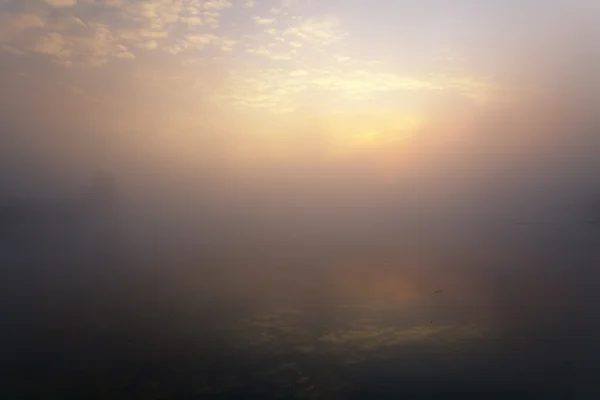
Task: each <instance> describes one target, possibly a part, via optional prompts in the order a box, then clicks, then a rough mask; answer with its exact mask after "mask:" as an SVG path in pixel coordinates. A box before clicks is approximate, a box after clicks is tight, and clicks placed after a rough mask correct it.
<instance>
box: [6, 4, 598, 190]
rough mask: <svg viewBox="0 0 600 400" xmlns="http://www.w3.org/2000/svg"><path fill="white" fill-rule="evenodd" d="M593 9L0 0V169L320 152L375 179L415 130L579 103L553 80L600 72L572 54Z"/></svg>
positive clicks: (241, 159)
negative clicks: (0, 161)
mask: <svg viewBox="0 0 600 400" xmlns="http://www.w3.org/2000/svg"><path fill="white" fill-rule="evenodd" d="M599 15H600V13H599V7H598V6H597V5H596V4H595V2H594V1H586V0H578V1H553V2H548V1H540V0H528V1H512V0H511V1H502V2H500V1H496V2H481V1H472V0H458V1H453V2H448V1H441V0H428V1H413V0H410V1H391V0H370V1H365V0H351V1H341V0H331V1H317V0H289V1H288V0H265V1H258V0H257V1H251V0H45V1H42V0H19V1H17V0H0V54H1V56H0V65H1V68H2V74H1V77H0V90H1V91H2V93H3V95H2V97H1V99H0V117H1V123H2V136H3V142H4V143H6V144H7V145H6V146H3V147H4V152H5V153H7V155H9V156H12V157H9V158H12V160H13V162H12V164H10V162H11V161H5V163H8V164H7V165H10V166H11V168H17V167H16V166H18V165H20V164H23V165H27V168H28V170H30V171H31V170H32V166H33V165H34V164H39V168H40V169H41V170H45V171H48V167H49V166H52V168H50V169H56V172H57V173H59V175H61V176H68V175H69V174H74V173H75V172H79V171H82V170H86V168H88V169H89V168H94V167H97V166H104V167H114V166H115V165H124V164H122V163H125V164H126V165H127V166H128V168H129V169H130V170H133V169H135V168H134V166H135V165H138V166H140V169H142V170H146V171H150V166H153V167H156V166H160V167H161V168H158V170H153V171H154V172H156V171H162V172H163V173H167V172H165V171H167V170H169V168H171V170H172V168H177V171H188V172H190V171H197V170H199V169H204V170H206V168H201V167H206V166H212V167H214V168H218V169H219V171H220V173H223V172H222V171H224V170H228V171H230V172H232V171H233V172H232V173H234V175H236V176H238V177H239V176H242V177H244V176H246V175H245V174H248V173H254V174H256V173H259V172H261V171H263V172H264V171H266V172H269V173H273V171H274V170H277V169H278V168H279V167H282V166H283V165H287V166H288V167H286V168H290V167H289V166H290V165H311V166H315V165H320V163H321V164H323V163H325V164H327V165H337V166H340V167H342V170H345V171H349V170H348V168H350V165H359V166H360V168H362V169H361V171H363V172H364V171H367V172H366V174H367V175H368V176H370V177H371V178H373V179H375V180H377V181H381V182H388V183H389V182H393V181H394V179H396V178H397V171H399V170H401V169H402V168H401V163H402V162H405V163H406V162H408V160H410V158H411V157H412V158H416V157H417V155H418V154H420V153H419V151H420V150H419V148H418V147H416V146H417V145H416V144H415V142H419V141H421V142H428V143H434V144H440V145H442V147H443V146H447V142H449V141H450V142H461V139H464V138H466V137H470V138H476V140H475V142H472V143H476V144H478V146H479V145H481V144H482V143H484V144H487V145H489V146H496V145H497V144H499V143H512V142H511V141H514V140H517V139H518V140H519V142H518V144H524V143H527V144H531V143H534V144H536V145H537V144H539V143H540V139H539V136H536V134H534V132H538V131H540V130H543V129H546V128H547V126H548V125H553V124H554V123H553V122H549V120H548V118H549V117H553V118H554V117H555V115H556V112H557V110H562V111H564V109H565V107H567V106H570V105H572V104H575V105H576V106H575V107H576V108H578V107H579V105H580V104H581V102H578V101H577V100H576V99H575V97H573V96H571V97H567V100H564V99H563V100H557V97H556V93H560V94H561V95H562V94H564V93H565V91H564V90H563V89H564V88H563V87H562V86H561V85H562V84H564V82H567V85H570V86H574V87H576V83H577V82H575V81H576V80H577V79H579V78H580V77H582V76H583V78H582V81H583V82H585V83H584V85H583V87H590V85H591V84H592V83H591V82H590V77H592V78H593V77H595V76H597V73H596V72H593V71H595V70H594V68H591V67H590V66H589V65H588V63H587V62H581V61H573V60H579V59H578V58H576V57H580V56H581V55H582V54H583V53H585V54H587V53H588V52H589V49H590V48H591V46H587V47H586V45H585V44H584V42H585V40H589V39H591V40H596V39H598V37H600V36H598V29H597V28H595V25H594V22H593V21H597V20H598V18H599ZM598 25H600V24H598ZM594 29H595V31H594ZM577 35H579V36H577ZM582 39H583V40H582ZM580 45H581V46H580ZM580 50H581V51H580ZM577 51H580V52H579V53H577ZM574 55H576V57H573V56H574ZM574 66H578V68H579V69H576V68H575V69H574ZM561 74H563V75H561ZM565 74H566V75H565ZM586 74H587V75H586ZM573 92H574V93H578V94H580V93H579V92H580V90H579V89H577V88H575V89H574V90H573ZM555 103H557V104H558V106H557V105H556V104H555ZM552 107H554V108H552ZM562 111H561V112H562ZM525 114H526V115H527V116H526V117H524V115H525ZM511 118H512V119H511ZM515 121H517V122H518V126H517V125H515ZM544 124H545V125H544ZM507 125H510V126H511V129H510V130H511V131H516V130H518V131H519V133H518V134H516V133H514V132H513V133H509V132H506V131H507V129H506V128H507ZM525 131H526V132H527V134H526V135H524V134H523V132H525ZM472 132H476V134H475V135H474V136H473V135H471V133H472ZM498 132H502V135H504V136H506V137H508V138H509V139H506V140H505V139H498V137H499V136H497V135H498ZM469 135H471V136H469ZM544 135H545V137H556V135H554V136H552V135H551V132H548V131H544ZM500 137H501V136H500ZM460 146H462V145H460ZM460 146H459V147H458V149H459V151H463V150H464V151H468V146H466V145H465V146H466V147H465V148H460ZM5 160H8V158H5ZM73 166H77V167H78V168H73ZM84 166H85V168H83V167H84ZM215 166H218V167H215ZM60 168H62V170H61V169H60ZM228 168H229V169H228ZM282 168H283V167H282ZM5 170H6V169H5ZM59 170H60V171H59ZM154 172H153V173H154ZM355 172H356V171H355ZM3 179H4V180H5V181H6V179H8V178H6V177H3ZM5 183H6V182H5Z"/></svg>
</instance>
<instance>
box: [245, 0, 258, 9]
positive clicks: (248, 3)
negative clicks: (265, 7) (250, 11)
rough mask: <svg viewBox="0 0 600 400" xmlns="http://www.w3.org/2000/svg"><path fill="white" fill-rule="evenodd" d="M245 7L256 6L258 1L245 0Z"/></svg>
mask: <svg viewBox="0 0 600 400" xmlns="http://www.w3.org/2000/svg"><path fill="white" fill-rule="evenodd" d="M243 7H244V8H254V7H256V1H254V0H246V1H244V5H243Z"/></svg>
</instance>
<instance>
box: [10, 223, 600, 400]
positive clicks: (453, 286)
mask: <svg viewBox="0 0 600 400" xmlns="http://www.w3.org/2000/svg"><path fill="white" fill-rule="evenodd" d="M512 229H515V228H512ZM564 229H566V228H564ZM572 229H574V230H573V232H570V234H569V235H568V236H567V235H563V234H562V233H561V232H562V231H558V230H557V231H556V232H554V233H553V232H552V231H551V229H548V228H546V229H545V230H544V232H545V234H544V235H530V234H524V233H523V231H522V230H521V231H518V230H513V232H514V234H513V235H512V237H511V236H510V235H508V234H507V232H510V229H508V230H507V232H504V233H502V232H501V233H500V236H502V237H504V238H505V239H506V240H505V241H504V242H498V241H496V240H494V241H491V240H490V241H483V240H479V241H477V240H476V238H475V237H473V240H472V242H471V244H470V245H466V246H465V244H464V242H467V243H468V241H464V240H463V244H460V245H459V244H458V242H457V244H455V245H453V246H440V245H439V243H434V242H426V241H421V242H420V246H413V247H410V246H401V244H396V245H389V244H385V243H384V244H381V245H380V246H379V247H373V246H372V247H371V248H365V247H361V246H359V245H356V246H348V247H343V246H342V247H341V248H342V249H344V251H341V250H340V247H339V246H338V247H335V246H333V247H331V248H326V247H323V246H321V247H310V246H304V247H302V248H300V247H297V248H294V246H291V245H289V243H288V245H287V247H286V245H284V244H283V243H279V246H276V244H277V243H275V242H272V243H267V244H265V243H262V244H258V243H256V242H250V241H248V242H246V243H242V242H237V243H236V244H233V243H230V244H229V247H228V246H223V247H219V246H212V247H201V246H199V247H196V248H195V249H190V248H184V247H173V246H171V245H170V246H168V247H166V248H159V247H153V248H150V247H144V246H138V247H135V246H130V247H129V248H128V249H127V251H125V250H123V249H124V248H121V250H120V251H116V250H115V252H114V253H110V254H108V253H106V252H107V249H106V248H103V247H102V246H100V247H99V249H100V250H98V251H99V252H100V254H101V255H103V256H102V257H100V256H98V257H96V255H95V254H96V253H94V252H93V251H92V252H91V253H85V252H83V251H75V250H74V249H71V248H70V247H69V246H71V244H72V243H78V242H81V243H85V242H86V241H83V240H80V241H76V240H72V239H71V240H67V241H66V242H67V243H66V244H65V243H63V244H62V245H61V244H59V243H58V242H54V243H53V246H54V247H53V250H52V251H49V250H48V249H44V247H43V245H44V244H46V245H47V244H48V243H50V242H48V241H49V240H50V239H51V238H52V235H47V236H45V237H44V240H39V238H38V239H34V238H33V237H32V236H27V234H26V233H23V235H25V236H21V237H19V236H17V235H14V234H13V235H7V236H5V243H10V244H12V246H11V247H10V251H7V250H5V253H4V256H5V260H7V262H5V263H4V265H3V267H2V268H3V270H2V273H3V279H2V285H3V288H2V315H3V328H2V354H3V356H2V381H1V388H2V392H3V398H44V399H46V398H60V399H64V398H77V399H78V398H81V399H83V398H86V399H88V398H89V399H95V398H98V399H105V398H111V399H113V398H115V399H119V398H122V399H132V398H140V399H146V398H147V399H163V398H169V399H180V398H181V399H187V398H190V399H191V398H204V397H208V396H210V397H211V398H223V399H228V398H289V399H292V398H315V399H317V398H343V399H353V398H356V399H359V398H380V397H381V398H384V397H389V396H407V397H408V398H445V397H447V396H448V395H460V396H462V397H466V398H480V397H481V396H486V397H488V398H506V397H508V396H516V395H531V396H538V398H541V397H543V398H561V399H562V398H592V396H595V394H596V393H597V392H596V390H597V389H596V388H595V385H594V383H593V382H594V378H593V371H594V365H596V360H597V356H596V354H598V353H597V352H595V349H597V347H598V340H597V339H598V336H597V329H598V323H597V317H596V314H597V311H596V307H595V305H596V304H597V301H598V300H600V296H597V295H596V294H595V279H596V278H597V275H596V273H595V271H594V269H595V267H596V265H598V264H597V263H596V262H597V260H598V258H597V255H598V252H597V248H596V247H595V243H596V242H595V241H594V240H595V238H597V237H596V236H594V235H597V234H596V233H593V231H577V230H576V229H575V228H572ZM36 232H38V233H39V231H38V230H36ZM517 232H521V233H519V234H517ZM575 232H580V236H579V237H577V236H576V235H575V236H574V233H575ZM584 232H585V233H584ZM65 235H66V232H63V235H62V236H61V237H62V238H63V239H64V238H65V237H66V236H65ZM24 238H25V239H26V241H25V242H24V240H25V239H24ZM567 238H570V239H567ZM534 239H535V240H534ZM92 242H93V241H92ZM19 243H21V244H23V243H26V244H28V245H27V246H23V247H20V248H19V247H18V246H15V245H16V244H19ZM93 243H95V242H93ZM90 247H91V248H94V246H90ZM7 248H9V247H7ZM233 248H235V249H236V251H235V252H230V251H227V249H230V250H231V249H233ZM317 248H318V250H316V249H317ZM277 249H279V250H277ZM80 250H81V249H80ZM417 250H418V251H417ZM90 251H91V250H90ZM86 254H87V255H86ZM90 254H91V255H90ZM111 254H112V256H111ZM376 255H378V256H377V257H376ZM111 257H113V258H111ZM586 396H587V397H586Z"/></svg>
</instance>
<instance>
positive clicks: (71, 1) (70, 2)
mask: <svg viewBox="0 0 600 400" xmlns="http://www.w3.org/2000/svg"><path fill="white" fill-rule="evenodd" d="M44 1H45V2H46V4H49V5H51V6H52V7H57V8H63V7H74V6H76V5H77V0H44Z"/></svg>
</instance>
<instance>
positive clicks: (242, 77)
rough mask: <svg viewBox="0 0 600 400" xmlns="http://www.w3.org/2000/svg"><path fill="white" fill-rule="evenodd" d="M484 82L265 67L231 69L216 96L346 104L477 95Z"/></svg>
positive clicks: (245, 103)
mask: <svg viewBox="0 0 600 400" xmlns="http://www.w3.org/2000/svg"><path fill="white" fill-rule="evenodd" d="M246 51H247V52H250V53H253V54H259V55H263V56H266V57H269V58H272V59H277V58H276V57H277V55H278V54H277V53H276V52H274V51H273V50H271V49H269V48H266V47H259V48H256V49H249V50H246ZM292 55H293V53H292V54H291V55H290V54H285V53H282V54H281V55H280V56H281V59H282V60H289V59H290V58H291V56H292ZM489 87H493V86H492V85H491V84H490V83H488V82H485V81H480V80H478V79H475V78H472V77H463V76H450V75H429V76H410V75H400V74H395V73H391V72H377V71H373V70H369V69H360V68H356V69H354V68H351V69H342V68H311V69H309V68H295V69H291V70H288V69H282V68H269V69H262V70H252V71H238V72H232V74H231V75H230V78H229V82H227V84H226V87H225V90H224V92H223V93H221V94H220V96H219V101H225V102H231V103H232V104H233V105H235V106H241V107H250V108H258V109H267V110H269V109H270V110H272V111H274V112H278V111H280V110H281V109H287V110H293V109H298V108H302V107H304V106H307V105H310V104H311V103H312V102H313V101H314V98H315V96H318V97H319V98H327V99H328V101H330V102H332V103H336V104H347V103H348V101H351V100H354V101H363V102H364V101H369V100H374V99H377V98H378V97H379V96H383V95H387V94H390V93H398V94H400V93H405V92H423V93H430V94H435V93H447V92H452V93H456V94H458V95H461V96H465V97H467V98H473V97H475V98H477V96H478V93H485V92H486V91H487V90H489ZM323 96H325V97H323ZM228 99H229V100H228Z"/></svg>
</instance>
